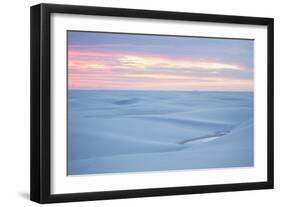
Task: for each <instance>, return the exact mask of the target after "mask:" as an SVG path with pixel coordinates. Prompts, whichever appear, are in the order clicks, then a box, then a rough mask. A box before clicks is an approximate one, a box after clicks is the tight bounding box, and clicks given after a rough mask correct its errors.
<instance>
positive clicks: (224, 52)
mask: <svg viewBox="0 0 281 207" xmlns="http://www.w3.org/2000/svg"><path fill="white" fill-rule="evenodd" d="M66 33H67V34H66V35H67V45H66V47H67V48H66V49H67V69H66V70H67V89H66V90H67V175H68V176H77V175H86V174H88V175H90V174H106V173H147V172H150V173H152V172H159V171H163V172H165V171H183V170H195V169H196V170H211V169H216V168H251V167H254V166H255V160H254V136H253V134H254V127H253V126H254V41H255V40H254V39H242V38H225V37H208V36H204V37H203V36H179V35H163V34H139V33H114V32H102V31H78V30H67V32H66Z"/></svg>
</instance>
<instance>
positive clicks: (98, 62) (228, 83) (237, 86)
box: [68, 31, 254, 91]
mask: <svg viewBox="0 0 281 207" xmlns="http://www.w3.org/2000/svg"><path fill="white" fill-rule="evenodd" d="M253 44H254V42H253V40H235V39H214V38H194V37H175V36H157V35H134V34H131V35H130V34H117V33H101V32H74V31H72V32H68V84H69V85H68V87H69V89H95V90H97V89H103V90H106V89H108V90H114V89H117V90H230V91H252V90H253Z"/></svg>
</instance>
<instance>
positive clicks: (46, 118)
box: [30, 4, 274, 203]
mask: <svg viewBox="0 0 281 207" xmlns="http://www.w3.org/2000/svg"><path fill="white" fill-rule="evenodd" d="M52 13H67V14H83V15H100V16H113V17H134V18H151V19H165V20H181V21H194V22H219V23H234V24H248V25H265V26H267V35H268V37H267V38H268V39H267V43H268V47H267V60H268V63H267V74H268V82H267V94H268V97H267V104H268V106H267V107H268V108H267V114H268V117H267V127H268V131H267V181H266V182H249V183H236V184H219V185H203V186H186V187H167V188H153V189H137V190H121V191H106V192H85V193H71V194H51V191H50V189H51V177H50V176H51V175H50V174H51V173H50V170H51V159H50V150H51V143H50V136H51V134H50V129H51V114H50V111H51V110H50V107H51V90H50V89H51V85H50V80H51V74H50V66H51V65H50V58H51V56H50V52H51V50H50V32H51V27H50V26H51V25H50V24H51V23H50V16H51V14H52ZM30 24H31V37H30V42H31V59H30V62H31V106H30V107H31V151H30V155H31V160H30V162H31V169H30V171H31V174H30V199H31V200H32V201H35V202H38V203H54V202H70V201H88V200H103V199H118V198H134V197H146V196H166V195H179V194H195V193H211V192H223V191H241V190H255V189H271V188H273V177H274V169H273V165H274V158H273V154H274V152H273V150H274V147H273V134H274V133H273V130H274V128H273V127H274V126H273V121H274V105H273V104H274V103H273V102H274V101H273V100H274V98H273V96H274V83H273V81H274V78H273V61H274V60H273V56H274V55H273V52H274V49H273V44H274V42H273V38H274V37H273V36H274V32H273V28H274V20H273V19H272V18H260V17H245V16H228V15H214V14H195V13H182V12H168V11H152V10H135V9H123V8H122V9H121V8H104V7H89V6H72V5H56V4H39V5H35V6H32V7H31V23H30Z"/></svg>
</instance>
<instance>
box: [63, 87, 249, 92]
mask: <svg viewBox="0 0 281 207" xmlns="http://www.w3.org/2000/svg"><path fill="white" fill-rule="evenodd" d="M67 90H68V91H159V92H162V91H163V92H169V91H170V92H254V90H169V89H167V90H165V89H157V90H156V89H150V90H145V89H144V90H140V89H91V88H83V89H81V88H74V89H73V88H68V89H67Z"/></svg>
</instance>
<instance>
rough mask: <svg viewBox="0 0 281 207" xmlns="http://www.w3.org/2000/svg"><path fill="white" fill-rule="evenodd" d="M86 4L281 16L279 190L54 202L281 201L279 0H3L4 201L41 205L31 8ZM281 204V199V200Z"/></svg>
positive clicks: (0, 188) (279, 78) (278, 78)
mask: <svg viewBox="0 0 281 207" xmlns="http://www.w3.org/2000/svg"><path fill="white" fill-rule="evenodd" d="M41 2H44V3H61V4H81V5H92V6H110V7H127V8H137V9H155V10H172V11H183V12H197V13H217V14H230V15H245V16H264V17H274V18H275V106H276V107H275V175H276V176H275V189H274V190H259V191H244V192H228V193H212V194H198V195H184V196H172V197H171V196H170V197H154V198H137V199H123V200H113V201H95V202H82V203H81V202H80V203H64V204H55V205H53V206H93V205H96V206H122V207H126V206H187V205H189V206H217V207H219V206H224V207H225V206H228V207H231V206H266V205H270V203H271V206H278V204H277V203H281V188H280V184H281V179H280V176H279V175H280V170H281V162H280V155H281V149H280V147H279V146H280V144H281V141H280V135H281V131H280V129H281V127H280V126H279V125H280V124H281V116H280V115H281V114H280V107H278V105H281V97H280V92H279V91H280V90H281V74H280V70H279V68H280V67H281V61H280V59H278V58H277V57H280V56H281V52H280V48H281V38H280V37H281V12H280V8H281V4H280V5H279V2H280V1H278V0H276V1H274V0H264V1H258V0H256V1H250V0H248V1H247V0H232V1H226V0H209V1H208V0H205V1H204V0H182V1H181V0H165V1H164V0H158V1H157V0H154V1H153V0H107V1H104V0H103V1H102V0H88V1H87V0H80V1H77V0H76V1H75V0H69V1H66V0H64V1H62V0H58V1H52V0H49V1H44V0H41V1H37V0H31V1H23V0H19V1H15V0H9V1H8V0H6V1H5V0H4V1H1V11H0V17H1V18H0V22H1V24H0V26H1V31H0V53H1V55H0V57H1V59H0V94H1V99H0V132H1V134H0V140H1V142H0V166H1V168H0V206H5V207H6V206H36V205H37V204H36V203H34V202H31V201H29V200H28V198H29V7H30V6H31V5H34V4H37V3H41ZM279 205H280V204H279Z"/></svg>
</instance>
